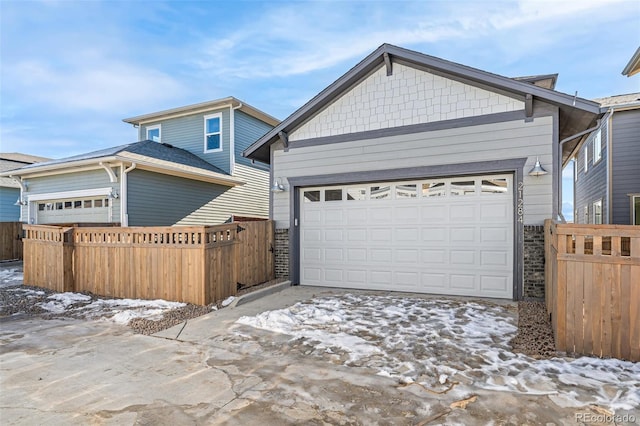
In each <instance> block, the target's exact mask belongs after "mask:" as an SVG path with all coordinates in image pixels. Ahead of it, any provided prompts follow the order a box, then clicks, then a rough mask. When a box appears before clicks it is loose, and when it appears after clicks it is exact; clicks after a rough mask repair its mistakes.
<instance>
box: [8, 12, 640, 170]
mask: <svg viewBox="0 0 640 426" xmlns="http://www.w3.org/2000/svg"><path fill="white" fill-rule="evenodd" d="M383 43H391V44H395V45H398V46H401V47H405V48H408V49H412V50H417V51H420V52H423V53H426V54H429V55H433V56H436V57H440V58H443V59H446V60H450V61H453V62H458V63H461V64H464V65H467V66H471V67H475V68H479V69H482V70H485V71H489V72H492V73H495V74H500V75H504V76H508V77H514V76H524V75H534V74H550V73H559V79H558V83H557V86H556V89H557V90H559V91H561V92H565V93H570V94H574V93H575V92H576V91H577V92H578V96H580V97H583V98H587V99H592V98H597V97H603V96H610V95H614V94H622V93H629V92H635V91H640V87H639V86H640V82H639V80H638V79H636V78H627V77H624V76H622V75H621V71H622V69H623V68H624V66H625V65H626V64H627V62H628V61H629V59H630V58H631V56H632V54H633V53H634V51H635V50H636V48H637V47H638V45H639V44H640V2H639V1H637V0H577V1H576V0H564V1H556V0H551V1H547V0H508V1H507V0H505V1H482V0H475V1H469V0H460V1H445V0H435V1H433V0H428V1H427V0H423V1H416V2H414V1H277V0H272V1H268V2H262V1H215V2H214V1H188V0H186V1H151V0H147V1H135V0H134V1H116V0H110V1H89V0H84V1H72V0H46V1H45V0H42V1H33V0H20V1H14V0H0V151H2V152H23V153H27V154H33V155H39V156H45V157H51V158H61V157H67V156H70V155H75V154H80V153H83V152H89V151H93V150H97V149H101V148H106V147H110V146H116V145H121V144H125V143H129V142H135V141H136V139H137V132H136V131H135V129H133V127H132V126H131V125H129V124H125V123H123V122H122V119H123V118H126V117H132V116H136V115H141V114H146V113H151V112H156V111H160V110H163V109H168V108H174V107H179V106H184V105H189V104H193V103H199V102H204V101H208V100H214V99H219V98H223V97H227V96H235V97H236V98H239V99H241V100H243V101H244V102H246V103H249V104H251V105H253V106H255V107H257V108H259V109H261V110H263V111H265V112H267V113H269V114H271V115H273V116H275V117H276V118H279V119H284V118H286V117H287V116H288V115H289V114H291V113H292V112H294V111H295V110H296V109H297V108H299V107H300V106H302V105H303V104H304V103H305V102H307V101H308V100H309V99H311V98H312V97H313V96H314V95H316V94H317V93H318V92H320V91H321V90H322V89H324V88H325V87H326V86H328V85H329V84H331V83H332V82H333V81H334V80H336V79H337V78H338V77H340V76H341V75H342V74H344V73H345V72H346V71H348V70H349V69H350V68H351V67H353V66H354V65H355V64H357V63H358V62H359V61H360V60H361V59H363V58H364V57H365V56H366V55H368V54H369V53H371V52H372V51H373V50H375V49H376V48H377V47H378V46H380V45H381V44H383Z"/></svg>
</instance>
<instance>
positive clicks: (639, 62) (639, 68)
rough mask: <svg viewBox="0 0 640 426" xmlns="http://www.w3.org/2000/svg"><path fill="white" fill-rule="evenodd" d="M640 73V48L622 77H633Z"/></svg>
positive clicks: (625, 68) (630, 60) (623, 71)
mask: <svg viewBox="0 0 640 426" xmlns="http://www.w3.org/2000/svg"><path fill="white" fill-rule="evenodd" d="M639 72H640V47H638V48H637V49H636V52H635V53H634V54H633V56H632V57H631V59H629V63H628V64H627V65H626V66H625V67H624V69H623V70H622V75H626V76H627V77H631V76H632V75H635V74H637V73H639Z"/></svg>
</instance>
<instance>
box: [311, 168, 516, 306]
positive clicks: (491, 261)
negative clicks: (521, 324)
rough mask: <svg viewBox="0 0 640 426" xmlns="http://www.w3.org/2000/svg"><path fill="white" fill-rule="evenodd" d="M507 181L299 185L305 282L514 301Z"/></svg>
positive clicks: (483, 178) (471, 178)
mask: <svg viewBox="0 0 640 426" xmlns="http://www.w3.org/2000/svg"><path fill="white" fill-rule="evenodd" d="M512 185H513V179H512V175H486V176H467V177H456V178H446V179H428V180H426V179H423V180H412V181H404V182H383V183H380V182H377V183H368V184H356V185H342V186H328V187H318V188H304V189H301V190H300V191H301V194H300V203H301V206H300V212H301V221H300V282H301V284H304V285H318V286H329V287H346V288H357V289H375V290H393V291H408V292H417V293H434V294H449V295H461V296H481V297H496V298H508V299H511V298H512V297H513V228H514V226H513V225H514V224H513V190H512Z"/></svg>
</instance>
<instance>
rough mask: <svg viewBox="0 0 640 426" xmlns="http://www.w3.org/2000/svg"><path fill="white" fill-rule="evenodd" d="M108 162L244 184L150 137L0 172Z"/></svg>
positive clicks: (30, 171)
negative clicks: (133, 164) (125, 163)
mask: <svg viewBox="0 0 640 426" xmlns="http://www.w3.org/2000/svg"><path fill="white" fill-rule="evenodd" d="M110 161H122V162H127V163H136V165H137V166H138V167H139V168H141V169H148V170H153V171H156V172H159V173H165V174H171V175H174V176H182V177H185V178H188V179H195V180H203V181H206V182H211V183H218V184H221V185H227V186H235V185H242V184H243V183H244V182H242V181H240V180H238V179H236V178H234V177H233V176H231V175H229V174H227V173H225V172H224V171H223V170H221V169H219V168H217V167H216V166H214V165H213V164H211V163H209V162H207V161H205V160H203V159H202V158H200V157H198V156H197V155H195V154H192V153H190V152H189V151H186V150H184V149H181V148H176V147H174V146H172V145H169V144H163V143H158V142H154V141H150V140H145V141H140V142H135V143H130V144H126V145H119V146H114V147H110V148H105V149H101V150H98V151H92V152H88V153H85V154H80V155H75V156H72V157H66V158H61V159H57V160H51V161H46V162H43V163H36V164H29V165H27V166H24V167H21V168H19V169H17V170H12V171H9V172H5V173H1V175H3V176H28V175H30V174H35V173H44V174H46V172H51V171H59V170H64V169H73V168H76V167H82V166H87V165H95V164H100V163H107V162H110Z"/></svg>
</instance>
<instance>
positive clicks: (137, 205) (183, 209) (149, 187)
mask: <svg viewBox="0 0 640 426" xmlns="http://www.w3.org/2000/svg"><path fill="white" fill-rule="evenodd" d="M127 186H128V189H127V197H128V204H129V209H128V215H129V225H130V226H170V225H174V224H176V223H178V222H180V221H181V220H182V219H184V218H185V217H186V216H189V215H190V214H192V213H193V212H196V211H198V210H200V209H201V208H202V207H203V206H206V205H207V204H208V203H209V202H211V200H213V199H215V198H217V197H219V196H220V195H221V194H223V193H224V192H225V191H227V190H228V187H226V186H221V185H214V184H211V183H206V182H200V181H195V180H191V179H184V178H180V177H175V176H169V175H164V174H160V173H154V172H149V171H146V170H134V171H132V172H130V173H129V174H128V180H127ZM201 219H202V220H201V221H200V222H198V223H197V224H217V223H221V221H218V219H217V218H215V217H212V216H209V217H206V216H203V217H202V218H201ZM193 224H196V223H195V222H194V223H193Z"/></svg>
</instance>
